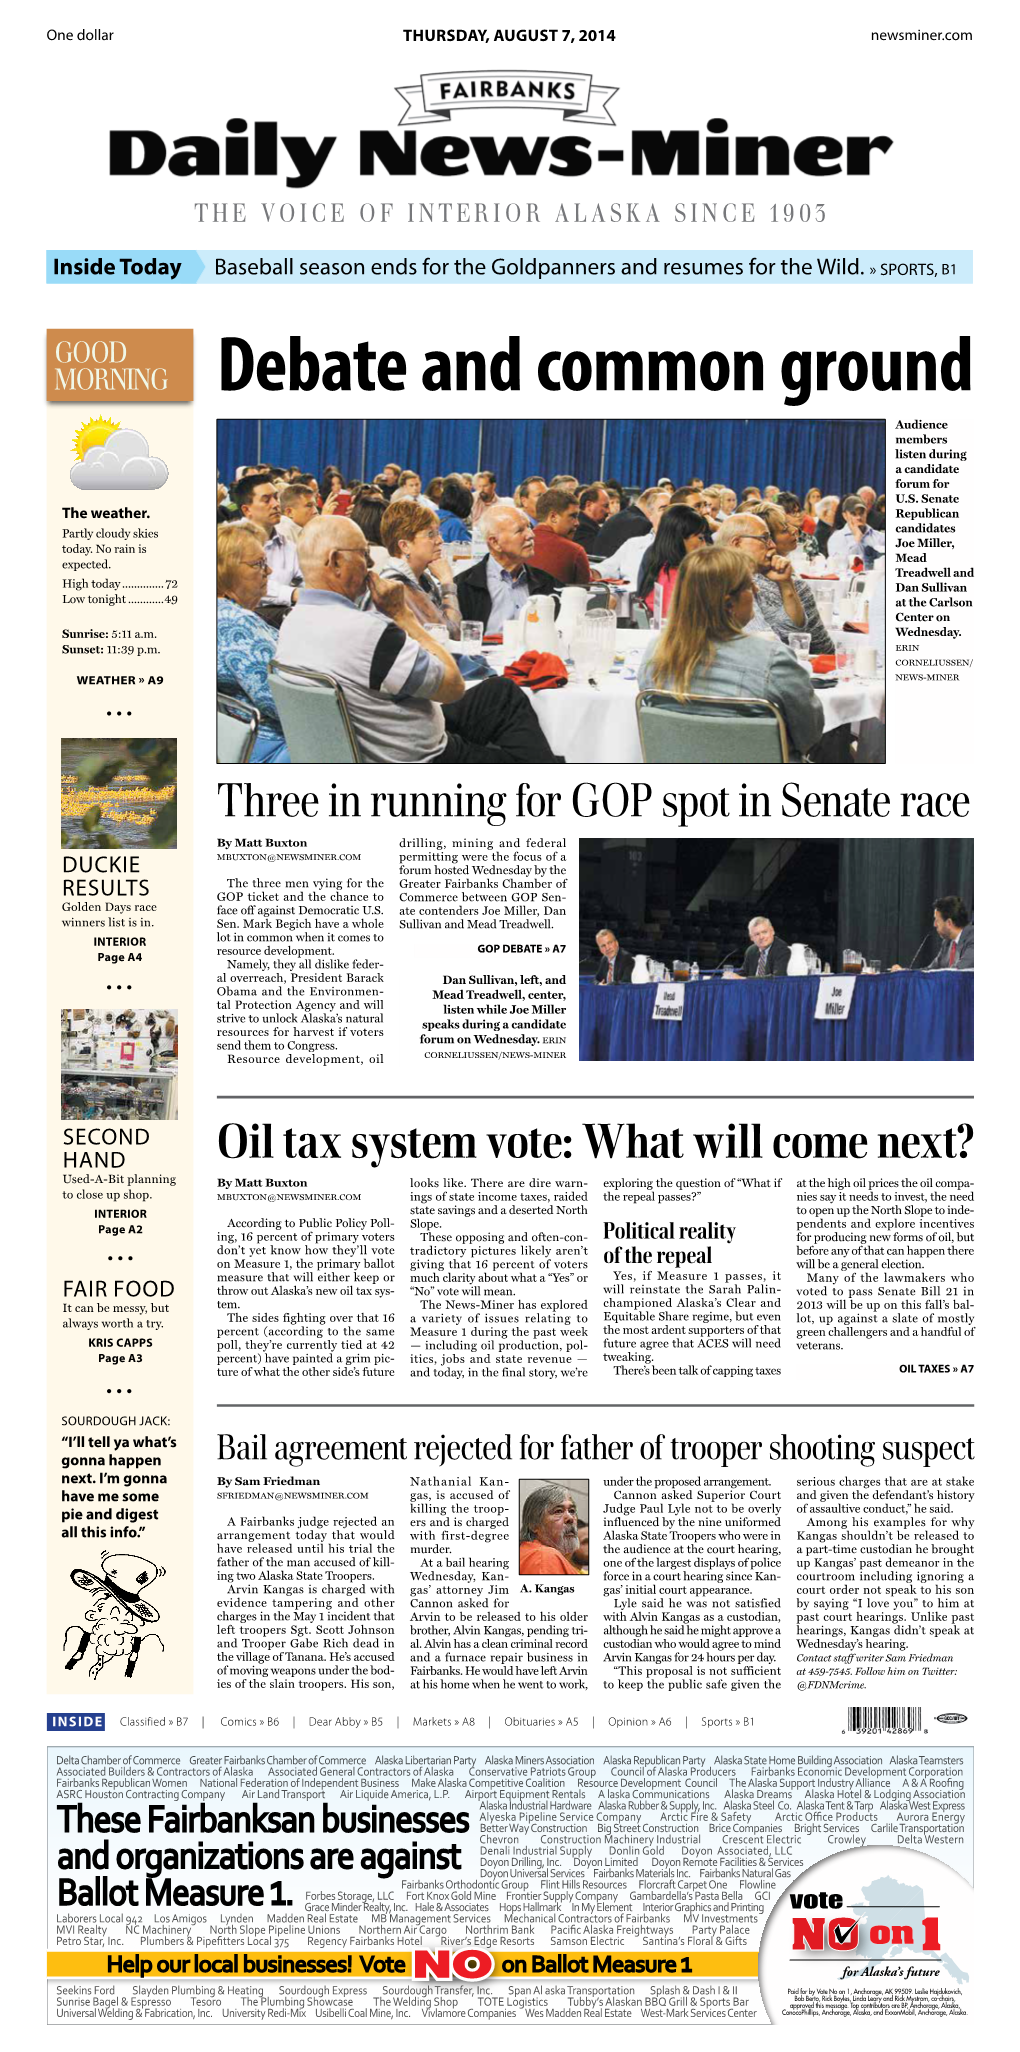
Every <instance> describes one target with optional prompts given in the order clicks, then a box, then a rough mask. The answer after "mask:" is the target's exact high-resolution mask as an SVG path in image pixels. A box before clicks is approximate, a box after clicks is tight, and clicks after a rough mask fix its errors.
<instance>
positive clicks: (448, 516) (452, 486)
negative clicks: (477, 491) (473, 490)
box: [439, 477, 471, 543]
mask: <svg viewBox="0 0 1020 2052" xmlns="http://www.w3.org/2000/svg"><path fill="white" fill-rule="evenodd" d="M470 518H471V494H470V492H469V491H468V490H467V489H466V487H465V486H464V485H463V484H462V482H461V480H460V478H459V477H448V478H446V479H444V482H443V489H442V492H441V493H440V496H439V532H440V534H441V536H442V538H443V540H444V542H447V543H450V542H468V543H469V542H470V540H471V529H470V527H469V526H468V521H469V520H470Z"/></svg>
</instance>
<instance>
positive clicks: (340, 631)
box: [277, 514, 556, 763]
mask: <svg viewBox="0 0 1020 2052" xmlns="http://www.w3.org/2000/svg"><path fill="white" fill-rule="evenodd" d="M529 532H530V529H529ZM299 556H300V563H301V573H302V576H303V578H304V584H303V586H302V589H301V591H300V593H299V596H298V601H297V604H296V605H295V606H294V607H293V609H292V610H291V612H290V613H289V614H288V616H287V618H286V620H285V621H284V623H283V626H282V627H281V629H280V639H279V644H278V648H277V659H278V661H279V662H280V663H282V664H292V665H293V666H294V667H295V668H297V669H305V670H319V671H322V672H324V673H325V674H326V675H327V676H330V677H332V678H333V679H334V681H335V683H336V684H337V686H338V687H339V689H340V690H341V691H342V693H343V697H344V703H345V705H346V708H347V711H348V713H349V715H350V720H351V725H352V727H353V729H354V735H355V739H356V741H357V743H358V751H359V754H360V755H361V758H362V760H363V761H365V762H401V763H420V762H492V763H498V762H552V761H555V760H556V758H555V757H554V756H553V755H552V752H551V750H550V748H549V746H548V743H547V742H546V740H545V737H544V735H543V733H542V730H541V727H540V726H539V724H538V719H537V716H536V713H535V709H534V706H533V705H532V704H531V702H530V700H529V699H528V698H527V697H526V696H525V694H524V692H522V691H520V690H518V689H517V687H516V686H515V685H513V684H510V683H508V682H507V680H506V679H505V678H504V677H491V678H487V679H485V680H484V682H482V683H481V684H476V685H473V686H472V688H471V689H470V690H469V691H465V688H464V679H463V677H462V676H461V673H460V670H459V669H458V667H457V665H456V663H455V662H454V660H453V657H452V656H451V654H450V652H449V650H448V649H447V648H445V647H444V646H443V645H442V643H441V642H439V641H438V640H436V639H435V638H434V637H433V635H432V634H430V632H429V629H428V627H427V626H426V625H424V624H423V623H422V621H421V620H419V619H418V618H417V617H416V615H415V613H414V612H413V611H412V609H411V607H410V605H409V604H408V594H407V590H406V588H405V586H404V585H403V584H398V583H395V582H390V583H387V582H384V581H383V580H382V579H381V578H380V577H378V576H377V575H376V573H375V571H374V570H373V569H372V567H371V560H370V557H369V553H368V544H367V542H366V540H365V537H364V535H363V534H362V531H361V529H360V527H358V526H357V525H356V524H355V522H354V521H353V520H347V519H343V518H338V517H337V515H336V514H329V515H322V514H320V515H319V516H318V518H317V519H315V520H310V521H309V523H308V526H307V527H306V528H305V529H304V530H303V532H302V535H301V540H300V543H299ZM366 595H367V598H368V600H369V603H368V604H367V605H366V604H365V603H364V600H365V598H366Z"/></svg>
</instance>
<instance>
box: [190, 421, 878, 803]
mask: <svg viewBox="0 0 1020 2052" xmlns="http://www.w3.org/2000/svg"><path fill="white" fill-rule="evenodd" d="M253 459H254V460H253ZM217 464H218V473H217V490H216V520H217V689H218V691H219V693H220V694H221V719H220V723H219V726H218V733H219V736H220V746H221V747H222V748H223V749H225V750H227V751H228V756H227V759H230V760H234V759H238V757H237V755H236V753H235V754H234V755H231V754H229V751H230V750H231V749H233V750H235V751H236V750H239V749H245V748H246V749H248V751H249V752H248V753H247V754H245V755H244V756H243V758H241V759H244V760H246V761H251V762H254V763H264V762H271V761H278V762H287V761H288V760H292V759H299V760H305V761H306V760H326V761H329V760H332V759H333V757H332V756H330V755H329V754H328V753H325V754H322V755H317V754H315V753H314V752H313V753H312V754H311V755H309V754H308V752H307V751H308V750H309V749H311V750H313V751H314V750H315V749H316V748H318V747H320V746H321V747H322V748H323V749H328V748H329V746H330V745H331V744H330V740H329V738H328V737H329V736H330V735H331V736H332V737H333V744H334V745H335V746H336V747H338V748H339V749H340V753H341V757H342V758H343V759H348V758H349V756H350V754H351V753H352V751H353V752H354V753H355V754H356V755H357V757H358V758H359V759H363V760H365V761H370V762H394V763H407V762H428V763H440V762H447V763H457V762H471V761H536V762H539V761H564V762H568V763H579V764H586V763H587V764H598V763H606V764H627V763H640V762H642V761H646V760H648V761H689V760H694V761H699V762H701V761H703V762H706V763H711V762H719V761H726V762H733V761H745V760H746V761H755V760H762V759H764V760H772V759H773V752H772V751H773V749H776V750H778V751H780V752H781V754H783V755H788V756H790V757H793V758H794V759H798V760H802V761H806V762H822V761H825V762H838V763H841V764H847V765H852V764H854V763H859V764H866V763H881V762H884V761H885V553H886V507H885V496H884V479H885V431H884V425H883V423H882V422H880V421H877V420H863V421H862V420H847V421H833V420H828V421H786V420H771V421H753V420H740V421H734V420H729V421H727V420H673V421H658V420H655V419H641V420H619V419H614V420H596V421H593V420H585V419H574V420H534V421H531V420H516V419H512V418H511V419H506V418H501V419H498V420H496V419H493V420H484V419H483V420H471V421H467V420H458V419H451V420H445V419H442V420H428V419H425V420H420V421H390V422H389V423H388V424H387V423H386V422H385V421H373V420H361V419H359V420H351V419H348V418H338V419H335V420H332V421H331V420H307V419H301V420H294V421H290V422H288V421H286V420H279V419H277V420H256V421H248V420H236V421H234V420H224V421H221V422H220V423H219V431H218V443H217ZM749 475H750V476H751V477H758V478H767V479H769V480H771V481H770V482H769V483H767V484H765V485H764V486H760V485H758V484H749V483H741V482H739V480H740V479H741V478H744V479H746V478H747V477H748V476H749ZM862 476H863V477H865V478H870V479H871V482H869V483H867V484H863V485H857V484H855V479H856V478H859V477H862ZM707 479H712V480H714V481H713V482H711V483H707V482H706V480H707ZM423 480H427V483H423ZM730 480H733V482H731V481H730ZM338 534H339V535H340V537H341V539H339V540H337V535H338ZM331 536H332V540H333V547H332V549H330V547H329V540H330V537H331ZM222 537H232V539H226V540H224V541H223V543H222V547H221V538H222ZM344 537H346V539H345V538H344ZM309 566H310V568H311V573H312V580H311V581H310V577H309ZM349 615H357V616H359V620H360V621H361V625H360V626H359V625H357V624H352V621H351V619H350V618H349V617H348V616H349ZM409 622H411V623H413V631H412V626H411V625H409V624H408V623H409ZM278 634H279V635H280V637H281V641H280V643H279V644H278V643H277V639H276V637H277V635H278ZM313 644H314V649H313ZM298 648H303V649H304V650H305V655H304V658H302V657H301V656H299V655H298V654H297V653H296V651H297V649H298ZM378 650H381V652H377V651H378ZM316 656H318V657H320V658H321V660H316V659H315V657H316ZM387 658H388V660H387ZM278 664H283V665H288V664H289V665H290V666H292V667H294V668H297V669H306V670H310V671H313V672H314V673H315V676H316V679H317V680H319V681H321V687H322V692H323V693H324V694H325V695H324V696H323V697H322V698H321V700H320V699H317V698H316V697H315V695H314V693H313V692H312V693H310V692H308V691H306V692H305V694H304V698H303V700H302V702H301V704H300V705H299V704H298V700H297V695H296V687H294V686H293V685H292V686H291V687H290V688H289V689H287V690H281V692H280V704H279V706H278V705H277V703H276V701H275V699H274V694H273V680H274V665H278ZM383 665H385V674H384V675H383V674H381V669H382V666H383ZM337 693H339V694H340V697H341V699H342V712H343V713H345V714H346V716H347V726H346V728H345V729H342V728H341V727H340V726H338V724H337V717H338V716H337V708H336V698H337ZM232 696H233V697H235V698H236V699H237V700H238V703H239V709H240V713H241V718H240V719H234V718H233V715H232V714H231V713H230V712H229V709H228V708H227V707H226V704H225V702H224V701H225V700H226V699H227V698H229V697H232ZM706 699H709V700H711V701H713V703H712V706H711V708H710V710H709V712H708V716H707V717H702V714H703V711H704V706H703V701H704V700H706ZM330 704H332V706H333V713H332V719H330V718H329V717H328V708H329V705H330ZM769 706H771V707H773V708H774V709H775V712H776V713H778V714H779V715H780V716H781V722H782V724H781V725H780V724H778V723H777V722H776V721H775V720H773V719H770V717H769V715H768V713H767V711H766V708H767V707H769ZM246 708H247V713H246V710H245V709H246ZM695 712H697V714H698V717H697V718H689V717H685V716H684V714H685V713H690V714H693V713H695ZM511 714H512V716H511ZM256 715H257V731H256V723H255V716H256ZM246 718H247V719H248V724H247V726H245V719H246ZM763 722H764V723H766V724H767V725H768V726H769V728H770V730H771V735H772V738H770V737H769V734H766V733H765V732H764V730H763V724H762V723H763ZM752 728H756V729H757V731H756V732H752ZM235 729H236V732H235V731H234V730H235ZM288 732H289V735H290V746H288ZM717 733H718V740H717V739H716V734H717ZM294 748H298V749H299V751H300V753H299V755H298V756H297V757H296V758H295V757H294V755H293V750H294ZM744 750H746V751H747V752H746V753H744V752H742V751H744ZM692 751H694V752H692ZM775 759H780V755H779V754H777V755H776V757H775Z"/></svg>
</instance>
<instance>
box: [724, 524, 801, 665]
mask: <svg viewBox="0 0 1020 2052" xmlns="http://www.w3.org/2000/svg"><path fill="white" fill-rule="evenodd" d="M714 546H715V547H716V548H722V549H738V550H739V551H740V554H741V555H743V556H749V557H750V558H751V561H752V563H753V565H754V613H753V615H752V617H751V621H750V631H751V632H752V633H758V634H761V633H763V632H764V631H765V630H766V629H771V631H772V633H773V634H775V635H778V637H779V640H780V641H783V642H788V641H789V639H790V636H791V634H800V633H809V632H810V626H809V623H808V619H807V615H806V613H805V611H804V607H803V604H802V602H801V596H800V593H799V591H798V590H797V583H796V579H795V578H794V575H793V571H792V570H791V568H790V563H789V559H788V558H787V557H785V556H783V555H782V554H781V552H780V551H779V550H778V549H777V548H776V545H775V543H774V541H773V539H772V536H771V534H770V532H769V528H768V523H767V522H766V521H764V520H759V518H758V516H757V515H756V514H754V513H734V515H733V517H732V519H731V520H724V521H723V524H722V526H721V527H720V528H717V529H716V533H715V540H714Z"/></svg>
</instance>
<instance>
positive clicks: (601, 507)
mask: <svg viewBox="0 0 1020 2052" xmlns="http://www.w3.org/2000/svg"><path fill="white" fill-rule="evenodd" d="M580 506H581V518H580V520H579V521H578V523H577V534H576V536H575V537H574V538H575V540H576V542H577V544H578V547H579V548H582V549H583V550H584V552H585V554H586V555H587V556H592V555H595V556H601V555H603V554H604V551H603V547H602V529H603V528H604V526H605V524H606V521H607V520H608V519H609V495H608V493H607V491H606V488H605V485H604V484H593V485H586V486H585V489H584V491H583V492H582V493H581V494H580Z"/></svg>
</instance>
